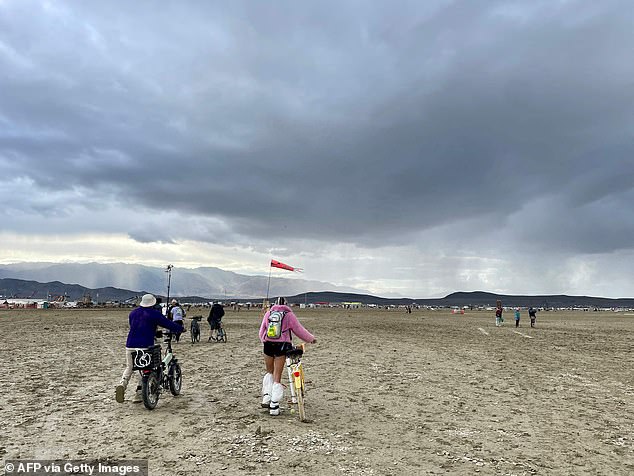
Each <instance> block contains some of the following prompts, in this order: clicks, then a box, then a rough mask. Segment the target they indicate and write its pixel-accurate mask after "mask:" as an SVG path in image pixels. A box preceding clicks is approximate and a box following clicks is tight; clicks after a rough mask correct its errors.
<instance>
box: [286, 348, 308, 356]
mask: <svg viewBox="0 0 634 476" xmlns="http://www.w3.org/2000/svg"><path fill="white" fill-rule="evenodd" d="M303 354H304V349H302V348H301V347H293V348H292V349H291V350H287V351H286V357H290V358H293V357H301V356H302V355H303Z"/></svg>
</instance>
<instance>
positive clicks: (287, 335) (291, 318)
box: [260, 304, 315, 342]
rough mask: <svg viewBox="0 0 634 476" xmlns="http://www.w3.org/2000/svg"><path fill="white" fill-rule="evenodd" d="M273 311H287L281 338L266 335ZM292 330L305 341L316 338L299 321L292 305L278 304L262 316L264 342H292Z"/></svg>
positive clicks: (262, 339) (261, 335) (261, 338)
mask: <svg viewBox="0 0 634 476" xmlns="http://www.w3.org/2000/svg"><path fill="white" fill-rule="evenodd" d="M271 311H282V312H284V313H285V314H284V319H283V320H282V336H281V337H280V338H279V339H271V338H270V337H267V335H266V329H267V327H268V323H269V314H270V313H271ZM291 332H292V333H293V334H295V335H296V336H297V337H299V338H300V339H301V340H303V341H304V342H312V341H313V340H315V336H313V335H312V334H311V333H310V332H308V331H307V330H306V329H305V328H304V326H302V325H301V324H300V323H299V320H298V319H297V316H296V315H295V314H293V311H292V310H291V308H290V307H288V306H280V305H278V304H276V305H274V306H272V307H271V309H269V310H268V311H266V314H264V318H262V324H261V325H260V340H261V341H262V342H291Z"/></svg>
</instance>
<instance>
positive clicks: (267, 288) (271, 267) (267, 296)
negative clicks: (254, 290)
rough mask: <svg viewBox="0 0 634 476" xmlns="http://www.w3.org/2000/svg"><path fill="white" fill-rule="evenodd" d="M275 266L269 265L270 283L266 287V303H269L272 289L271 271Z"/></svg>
mask: <svg viewBox="0 0 634 476" xmlns="http://www.w3.org/2000/svg"><path fill="white" fill-rule="evenodd" d="M272 269H273V266H271V264H270V263H269V282H268V283H267V285H266V302H269V289H270V288H271V270H272Z"/></svg>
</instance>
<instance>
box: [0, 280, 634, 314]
mask: <svg viewBox="0 0 634 476" xmlns="http://www.w3.org/2000/svg"><path fill="white" fill-rule="evenodd" d="M144 293H145V291H131V290H127V289H119V288H114V287H102V288H87V287H85V286H80V285H78V284H65V283H62V282H60V281H51V282H47V283H39V282H36V281H27V280H22V279H13V278H0V297H2V298H3V299H4V298H9V297H13V298H29V299H50V300H55V299H56V297H58V296H65V297H66V299H67V300H70V301H79V300H82V299H83V298H84V296H87V295H90V296H91V298H92V299H93V300H95V301H98V302H105V301H116V302H125V301H127V302H138V300H139V298H140V296H141V295H142V294H144ZM157 295H159V296H162V297H165V294H163V293H157ZM287 296H288V295H287ZM262 297H263V296H259V297H256V298H255V299H254V300H256V299H257V300H260V299H261V298H262ZM212 298H218V296H216V297H212V296H182V297H180V300H181V302H186V303H196V302H208V301H210V300H211V299H212ZM288 300H289V302H291V303H311V304H312V303H343V302H352V303H362V304H374V305H377V306H390V305H412V304H414V305H421V306H434V307H449V306H458V307H464V306H473V307H489V306H494V305H495V303H496V301H498V300H500V301H502V304H503V305H504V306H506V307H528V306H534V307H538V308H571V307H589V308H601V309H606V308H608V309H609V308H620V309H634V299H631V298H622V299H610V298H600V297H591V296H567V295H546V296H510V295H501V294H493V293H487V292H482V291H474V292H456V293H452V294H449V295H447V296H445V297H443V298H434V299H412V298H385V297H378V296H372V295H369V294H358V293H342V292H333V291H324V292H306V293H301V294H297V295H291V296H288ZM241 301H246V299H241Z"/></svg>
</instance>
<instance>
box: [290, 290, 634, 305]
mask: <svg viewBox="0 0 634 476" xmlns="http://www.w3.org/2000/svg"><path fill="white" fill-rule="evenodd" d="M288 299H289V301H290V302H294V303H302V302H307V303H315V302H329V303H339V302H360V303H362V304H376V305H378V306H389V305H409V304H418V305H421V306H438V307H446V306H459V307H463V306H474V307H488V306H495V304H496V301H498V300H500V301H502V305H503V306H507V307H516V306H519V307H528V306H534V307H575V306H579V307H597V308H612V307H622V308H634V298H622V299H610V298H601V297H590V296H566V295H545V296H510V295H504V294H493V293H487V292H483V291H473V292H455V293H452V294H449V295H447V296H445V297H443V298H433V299H413V298H384V297H378V296H371V295H368V294H355V293H334V292H318V293H306V294H298V295H296V296H292V297H289V298H288Z"/></svg>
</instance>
